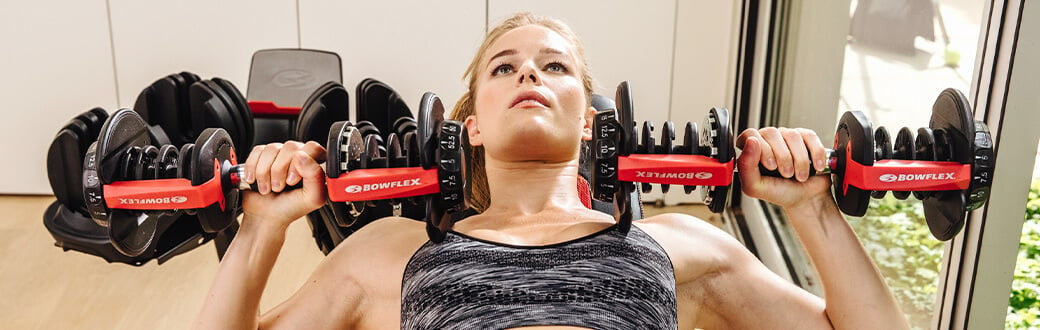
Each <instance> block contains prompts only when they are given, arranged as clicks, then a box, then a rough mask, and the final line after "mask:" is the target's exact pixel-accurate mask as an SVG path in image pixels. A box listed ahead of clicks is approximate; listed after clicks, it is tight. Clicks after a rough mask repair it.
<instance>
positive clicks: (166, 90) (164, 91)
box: [134, 74, 194, 144]
mask: <svg viewBox="0 0 1040 330" xmlns="http://www.w3.org/2000/svg"><path fill="white" fill-rule="evenodd" d="M184 83H185V82H184V77H182V76H180V75H177V74H173V75H169V76H166V77H163V78H160V79H159V80H156V81H155V82H153V83H152V84H151V85H149V86H148V87H145V88H144V89H143V90H142V91H141V93H140V94H138V96H137V100H136V101H135V102H134V110H135V111H137V113H139V114H141V116H142V118H144V120H145V122H147V123H148V124H150V125H158V126H159V127H162V128H163V131H165V132H166V134H167V136H169V137H170V138H171V142H172V143H175V144H180V143H185V142H187V141H189V140H190V139H191V135H193V134H194V133H193V132H192V131H191V122H190V121H189V120H190V116H188V113H187V112H188V103H186V102H183V101H182V99H181V97H182V95H183V94H184V92H185V91H187V89H188V85H184Z"/></svg>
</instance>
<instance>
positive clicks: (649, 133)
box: [636, 121, 657, 194]
mask: <svg viewBox="0 0 1040 330" xmlns="http://www.w3.org/2000/svg"><path fill="white" fill-rule="evenodd" d="M639 138H640V139H641V140H642V141H641V142H640V143H639V146H638V147H637V148H636V153H639V154H653V153H654V151H656V150H655V149H656V147H657V141H656V139H654V123H653V122H650V121H644V122H643V130H642V132H641V133H640V134H639ZM639 185H640V186H641V187H642V191H643V193H644V194H645V193H649V192H650V189H652V188H653V186H652V185H650V184H649V183H645V182H643V183H640V184H639Z"/></svg>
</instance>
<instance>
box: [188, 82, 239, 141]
mask: <svg viewBox="0 0 1040 330" xmlns="http://www.w3.org/2000/svg"><path fill="white" fill-rule="evenodd" d="M212 83H213V82H212V81H208V80H204V81H200V82H197V83H195V84H192V85H191V87H190V88H189V89H188V95H189V98H190V101H191V107H190V108H191V121H192V124H191V126H192V131H194V132H199V134H200V136H201V132H202V131H203V130H205V129H206V128H223V129H225V130H229V131H236V130H237V129H238V128H237V127H235V126H236V124H235V119H234V118H232V117H231V112H230V111H229V109H228V106H227V103H225V102H224V100H223V99H222V98H221V97H220V96H218V95H217V92H218V91H216V90H214V89H213V87H211V86H210V84H212ZM235 136H237V132H234V133H233V132H228V137H235ZM197 139H198V137H196V141H197ZM196 144H197V143H196ZM196 147H198V146H196Z"/></svg>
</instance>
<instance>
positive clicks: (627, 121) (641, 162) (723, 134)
mask: <svg viewBox="0 0 1040 330" xmlns="http://www.w3.org/2000/svg"><path fill="white" fill-rule="evenodd" d="M616 101H617V109H607V110H601V111H599V112H597V113H596V117H595V119H594V124H593V125H594V128H593V141H592V149H593V153H594V154H595V157H594V158H595V161H594V165H593V169H592V172H593V174H592V180H591V181H592V182H591V185H592V191H593V193H592V197H593V198H595V199H597V200H601V201H606V202H610V201H613V202H614V204H615V219H617V221H618V225H619V227H620V228H622V229H623V230H627V229H628V228H629V227H630V226H631V222H632V209H631V207H632V206H631V204H630V201H629V199H630V197H629V196H631V192H632V191H633V190H634V189H635V183H636V182H640V183H643V187H642V189H643V191H644V192H647V191H649V189H650V185H649V184H652V183H656V184H662V190H664V191H667V190H668V189H669V188H668V187H669V186H668V185H670V184H676V185H684V186H685V187H684V190H685V192H686V193H691V192H692V191H693V190H694V188H696V186H703V189H702V190H701V191H702V193H703V196H702V197H703V199H704V203H705V204H706V205H708V207H709V208H710V209H711V210H712V211H713V212H721V211H722V209H723V208H724V207H725V203H726V197H727V194H728V192H729V186H730V185H731V184H732V182H733V153H734V150H733V143H732V140H733V136H732V133H731V132H730V128H729V120H730V119H729V112H728V111H727V110H726V109H724V108H712V109H711V110H710V111H709V113H708V115H707V116H705V122H704V126H703V127H702V128H701V130H700V131H699V136H700V138H699V139H697V136H698V130H697V125H696V124H694V123H687V124H686V127H685V130H684V136H683V144H681V145H674V144H673V140H674V139H675V129H674V126H673V125H672V123H671V122H666V123H665V125H664V127H663V129H662V133H661V144H660V145H658V144H656V142H655V141H654V138H653V136H652V131H653V125H652V124H651V123H649V122H647V123H644V125H643V132H642V135H641V137H642V141H641V143H640V141H637V140H638V136H637V134H636V124H635V121H634V120H633V119H632V118H633V115H632V108H633V104H632V94H631V90H630V88H629V84H628V82H622V83H621V84H620V85H618V88H617V93H616Z"/></svg>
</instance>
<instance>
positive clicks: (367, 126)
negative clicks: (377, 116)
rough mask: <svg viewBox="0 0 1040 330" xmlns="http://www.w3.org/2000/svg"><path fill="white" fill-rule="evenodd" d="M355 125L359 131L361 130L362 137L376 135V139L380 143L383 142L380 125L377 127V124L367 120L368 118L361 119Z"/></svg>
mask: <svg viewBox="0 0 1040 330" xmlns="http://www.w3.org/2000/svg"><path fill="white" fill-rule="evenodd" d="M354 126H355V127H357V129H358V132H361V137H362V138H368V137H369V136H375V139H376V141H379V143H380V144H382V143H383V134H382V132H380V130H379V127H376V125H375V124H373V123H372V122H370V121H367V120H364V121H359V122H358V123H357V124H355V125H354Z"/></svg>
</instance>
